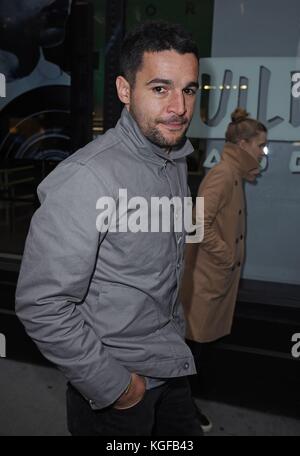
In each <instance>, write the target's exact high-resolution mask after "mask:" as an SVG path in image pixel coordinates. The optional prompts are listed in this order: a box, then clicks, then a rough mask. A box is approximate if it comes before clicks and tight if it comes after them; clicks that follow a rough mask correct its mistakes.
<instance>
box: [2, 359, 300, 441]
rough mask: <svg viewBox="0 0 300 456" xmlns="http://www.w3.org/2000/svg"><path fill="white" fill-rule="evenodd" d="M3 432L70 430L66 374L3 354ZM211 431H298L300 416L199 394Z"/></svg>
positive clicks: (288, 433)
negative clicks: (252, 407) (67, 410)
mask: <svg viewBox="0 0 300 456" xmlns="http://www.w3.org/2000/svg"><path fill="white" fill-rule="evenodd" d="M0 402H1V406H0V436H67V435H69V434H68V431H67V428H66V416H65V380H64V378H63V376H62V375H61V374H60V372H58V371H57V370H56V369H53V368H49V367H42V366H36V365H31V364H26V363H21V362H15V361H11V360H8V359H1V358H0ZM197 403H198V404H199V405H200V406H201V408H202V410H203V411H204V412H205V413H207V415H209V417H210V418H211V420H212V422H213V430H212V431H211V432H210V433H209V434H207V435H208V436H262V435H263V436H300V420H299V421H298V420H295V419H292V418H288V417H283V416H276V415H270V414H265V413H262V412H257V411H254V410H247V409H243V408H239V407H233V406H231V405H227V404H221V403H216V402H209V401H204V400H198V399H197Z"/></svg>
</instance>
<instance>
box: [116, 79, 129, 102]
mask: <svg viewBox="0 0 300 456" xmlns="http://www.w3.org/2000/svg"><path fill="white" fill-rule="evenodd" d="M116 87H117V93H118V97H119V99H120V100H121V101H122V103H124V104H125V106H128V105H129V103H130V85H129V82H128V81H127V80H126V79H125V78H124V77H123V76H118V77H117V79H116Z"/></svg>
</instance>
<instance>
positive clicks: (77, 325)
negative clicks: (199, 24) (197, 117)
mask: <svg viewBox="0 0 300 456" xmlns="http://www.w3.org/2000/svg"><path fill="white" fill-rule="evenodd" d="M116 86H117V92H118V96H119V98H120V100H121V101H122V102H123V103H124V105H125V107H124V110H123V112H122V115H121V118H120V120H119V122H118V124H117V125H116V127H115V128H114V129H111V130H109V131H108V132H107V133H106V134H104V135H103V136H99V137H98V138H97V139H96V140H95V141H93V142H91V143H90V144H88V145H87V146H85V147H84V148H82V149H81V150H79V151H77V152H76V153H75V154H73V155H72V156H71V157H69V158H68V159H66V160H65V161H63V162H62V163H61V164H60V165H59V166H57V168H56V169H55V170H54V171H53V172H52V173H51V174H50V175H49V176H48V177H47V178H46V179H45V180H44V181H43V182H42V183H41V185H40V186H39V188H38V195H39V199H40V202H41V206H40V208H39V209H38V210H37V212H36V213H35V215H34V216H33V218H32V222H31V226H30V230H29V234H28V238H27V241H26V246H25V252H24V256H23V262H22V266H21V272H20V276H19V281H18V287H17V294H16V311H17V314H18V316H19V318H20V319H21V321H22V322H23V324H24V326H25V328H26V331H27V332H28V334H29V335H30V337H31V338H32V339H33V340H34V342H35V343H36V344H37V346H38V347H39V349H40V351H41V352H42V353H43V354H44V356H45V357H46V358H48V359H49V360H51V361H52V362H53V363H54V364H55V365H56V366H57V367H58V368H59V369H60V370H61V371H63V373H64V374H65V376H66V378H67V379H68V381H69V387H68V391H67V413H68V426H69V430H70V432H71V434H73V435H164V434H165V435H200V434H201V429H200V426H199V423H198V422H197V420H196V416H195V407H194V404H193V401H192V398H191V393H190V389H189V385H188V381H187V375H191V374H194V373H195V372H196V371H195V366H194V361H193V357H192V354H191V352H190V350H189V348H188V347H187V345H186V343H185V341H184V330H185V325H184V321H183V313H182V307H181V304H180V302H179V297H178V290H179V285H180V280H181V275H182V267H183V250H184V242H185V232H184V228H181V230H178V229H175V225H176V220H177V219H178V218H180V217H182V211H181V209H180V205H178V204H177V205H175V204H174V205H172V204H171V205H170V207H169V209H170V208H171V212H170V214H167V218H166V214H165V212H164V211H165V208H166V205H165V203H166V200H168V201H170V200H171V199H172V198H177V200H178V199H179V200H180V201H183V199H184V197H186V196H188V186H187V167H186V158H185V157H186V156H187V155H188V154H189V153H191V152H192V150H193V148H192V146H191V144H190V142H189V141H188V140H187V139H186V137H185V133H186V130H187V128H188V125H189V122H190V120H191V117H192V113H193V108H194V103H195V98H196V93H197V89H198V51H197V46H196V45H195V43H194V42H193V41H192V40H191V38H190V35H189V34H188V33H186V32H185V31H184V30H182V29H181V28H180V27H178V26H174V25H170V24H166V23H162V22H153V23H146V24H143V25H141V26H140V27H138V28H137V29H135V30H134V31H132V32H131V33H129V34H128V35H127V37H126V38H125V40H124V43H123V49H122V57H121V75H120V76H118V78H117V80H116ZM162 198H164V204H162V205H161V206H160V215H162V217H163V219H164V220H163V222H164V221H166V219H168V217H169V222H170V228H169V229H167V230H165V229H164V226H162V227H161V226H159V229H154V228H157V226H156V223H153V222H154V221H155V222H156V221H157V220H154V218H155V217H154V215H153V214H152V213H151V210H153V208H154V207H155V204H153V201H154V200H156V202H157V200H158V201H160V202H162V201H163V200H162ZM137 201H139V202H141V201H144V202H146V204H147V205H148V206H147V207H148V208H149V212H150V216H149V214H148V211H147V210H146V211H145V210H144V211H142V213H141V212H140V211H139V210H138V208H137ZM111 203H114V204H111ZM109 206H110V209H112V207H113V206H114V208H113V209H112V210H110V211H108V210H107V208H108V207H109ZM124 208H125V209H124ZM99 209H100V210H101V211H99ZM134 209H135V210H136V211H134ZM137 214H139V217H138V216H137ZM138 218H140V219H141V220H139V223H137V221H138ZM124 221H125V222H124ZM154 225H155V226H154ZM153 227H154V228H153Z"/></svg>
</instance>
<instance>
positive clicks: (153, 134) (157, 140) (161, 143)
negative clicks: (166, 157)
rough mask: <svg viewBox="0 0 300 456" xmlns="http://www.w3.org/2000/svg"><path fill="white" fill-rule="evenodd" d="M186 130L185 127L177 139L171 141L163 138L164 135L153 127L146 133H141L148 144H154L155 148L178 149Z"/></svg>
mask: <svg viewBox="0 0 300 456" xmlns="http://www.w3.org/2000/svg"><path fill="white" fill-rule="evenodd" d="M187 129H188V127H186V129H185V130H184V132H183V133H182V134H181V136H180V137H179V138H177V139H174V140H173V141H171V140H169V139H167V138H165V137H164V135H163V134H162V133H161V132H160V131H159V129H158V128H155V127H152V128H148V129H147V130H146V131H143V134H144V135H145V137H146V138H147V139H148V140H149V141H150V142H152V143H153V144H155V146H158V147H162V148H167V147H178V146H179V145H180V144H181V143H182V142H183V140H184V138H185V133H186V131H187Z"/></svg>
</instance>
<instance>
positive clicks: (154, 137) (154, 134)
mask: <svg viewBox="0 0 300 456" xmlns="http://www.w3.org/2000/svg"><path fill="white" fill-rule="evenodd" d="M130 114H131V115H132V117H133V118H134V120H135V121H136V123H137V124H138V126H139V128H140V130H141V132H142V133H143V135H144V136H145V137H146V138H147V139H148V140H149V141H150V142H152V144H154V145H155V146H158V147H161V148H168V147H178V146H180V145H181V144H182V142H183V141H184V139H185V134H186V132H187V129H188V127H189V122H188V121H187V119H181V118H179V119H178V117H176V116H173V117H172V120H176V121H178V122H179V123H182V124H185V125H186V128H185V129H184V131H183V133H182V134H181V135H180V137H179V138H177V139H174V140H170V139H167V138H165V137H164V135H163V134H162V133H161V132H160V130H159V129H158V127H156V126H155V124H154V125H149V124H146V125H145V127H144V126H143V125H141V124H140V123H139V121H138V116H136V114H135V111H134V109H132V108H131V109H130ZM175 117H176V119H175ZM170 120H171V119H169V121H170ZM156 123H157V124H159V123H165V124H166V123H167V122H166V121H165V120H160V119H158V120H156Z"/></svg>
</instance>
